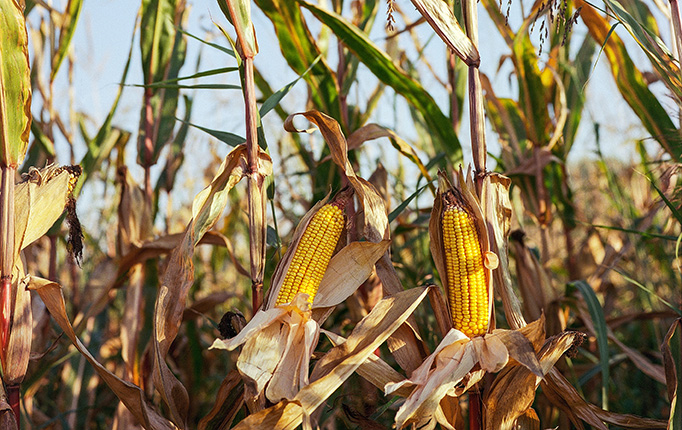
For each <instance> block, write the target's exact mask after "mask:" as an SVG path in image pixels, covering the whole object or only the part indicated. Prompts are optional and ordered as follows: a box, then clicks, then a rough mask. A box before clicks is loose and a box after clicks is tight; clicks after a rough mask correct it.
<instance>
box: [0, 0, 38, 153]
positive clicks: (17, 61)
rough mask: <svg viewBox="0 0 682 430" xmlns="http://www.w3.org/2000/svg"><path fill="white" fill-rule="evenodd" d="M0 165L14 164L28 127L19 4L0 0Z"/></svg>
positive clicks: (27, 71) (24, 43)
mask: <svg viewBox="0 0 682 430" xmlns="http://www.w3.org/2000/svg"><path fill="white" fill-rule="evenodd" d="M0 28H2V31H0V151H1V152H0V164H2V165H5V166H17V165H18V164H19V163H20V162H21V161H22V160H23V159H24V155H25V154H26V149H27V147H28V136H29V133H30V130H31V118H32V116H31V71H30V68H29V67H30V66H29V61H28V34H27V33H26V23H25V21H24V14H23V7H22V5H21V3H20V2H19V1H17V0H4V1H2V2H0Z"/></svg>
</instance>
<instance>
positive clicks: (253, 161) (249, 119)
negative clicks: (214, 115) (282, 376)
mask: <svg viewBox="0 0 682 430" xmlns="http://www.w3.org/2000/svg"><path fill="white" fill-rule="evenodd" d="M243 60H244V102H245V105H246V106H245V108H246V148H247V149H246V151H247V153H246V156H247V162H248V165H249V168H248V172H247V181H248V182H247V184H248V190H247V192H248V199H249V237H250V246H249V248H250V254H251V255H250V256H251V293H252V294H251V301H252V309H253V312H255V311H256V310H257V309H258V308H260V306H261V303H262V302H263V298H262V296H263V275H264V272H265V234H266V224H265V201H266V198H265V190H264V184H263V182H264V179H265V178H263V177H262V176H261V174H260V172H259V171H258V170H259V169H258V164H259V163H258V160H259V159H260V147H259V146H258V107H257V106H256V85H255V80H254V76H253V57H245V58H244V59H243Z"/></svg>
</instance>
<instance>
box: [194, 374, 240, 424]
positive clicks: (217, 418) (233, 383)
mask: <svg viewBox="0 0 682 430" xmlns="http://www.w3.org/2000/svg"><path fill="white" fill-rule="evenodd" d="M243 404H244V383H243V382H242V378H241V376H240V375H239V372H237V371H236V370H232V371H230V373H228V374H227V376H226V377H225V379H223V382H222V383H221V384H220V388H219V389H218V394H217V395H216V402H215V404H214V405H213V408H212V409H211V410H210V411H209V413H208V414H207V415H206V416H205V417H204V418H202V419H201V421H199V426H198V429H199V430H220V429H226V428H230V427H231V425H232V420H233V419H234V417H235V416H236V415H237V412H239V409H241V407H242V405H243Z"/></svg>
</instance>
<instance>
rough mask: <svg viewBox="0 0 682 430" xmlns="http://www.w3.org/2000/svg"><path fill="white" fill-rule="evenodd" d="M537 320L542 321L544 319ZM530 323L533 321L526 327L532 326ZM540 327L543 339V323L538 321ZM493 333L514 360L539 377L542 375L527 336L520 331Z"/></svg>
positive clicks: (498, 331) (496, 331) (497, 331)
mask: <svg viewBox="0 0 682 430" xmlns="http://www.w3.org/2000/svg"><path fill="white" fill-rule="evenodd" d="M539 321H542V322H544V320H539ZM532 324H534V323H531V324H529V325H528V327H530V326H532ZM540 327H541V330H542V333H543V336H542V337H543V340H544V324H542V323H540ZM493 334H494V335H496V336H495V337H497V338H498V339H500V341H502V342H503V343H504V345H506V348H507V350H508V351H509V356H510V357H512V358H514V360H516V361H518V362H519V363H521V364H522V365H524V366H525V367H526V368H528V369H529V370H530V371H531V372H533V373H534V374H535V375H537V376H540V377H541V376H542V375H543V373H542V369H541V368H540V363H539V362H538V359H537V357H536V356H535V350H534V348H533V345H532V344H531V342H530V341H529V340H528V338H527V337H525V336H524V335H522V334H521V332H520V331H516V330H495V331H494V332H493Z"/></svg>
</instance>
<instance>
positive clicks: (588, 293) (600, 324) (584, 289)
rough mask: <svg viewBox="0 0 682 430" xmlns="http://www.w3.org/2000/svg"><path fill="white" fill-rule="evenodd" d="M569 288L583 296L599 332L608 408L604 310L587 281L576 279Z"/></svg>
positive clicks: (598, 337) (603, 388)
mask: <svg viewBox="0 0 682 430" xmlns="http://www.w3.org/2000/svg"><path fill="white" fill-rule="evenodd" d="M568 286H569V288H575V289H577V290H578V291H579V292H580V294H581V295H582V296H583V299H584V300H585V303H587V309H588V311H589V312H590V317H591V318H592V323H593V324H594V328H595V331H596V334H597V347H598V348H599V363H600V366H601V373H602V374H601V381H602V388H601V392H602V393H601V394H602V405H603V406H602V407H603V408H604V409H607V408H608V405H609V396H608V389H609V344H608V337H607V326H606V319H605V318H604V310H603V309H602V307H601V304H600V303H599V299H597V296H596V294H595V293H594V290H593V289H592V287H590V285H589V284H588V283H587V282H585V281H575V282H571V283H570V284H568Z"/></svg>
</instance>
